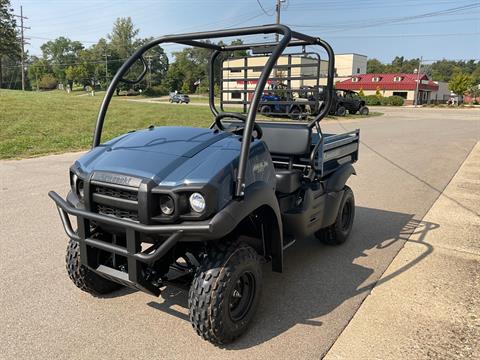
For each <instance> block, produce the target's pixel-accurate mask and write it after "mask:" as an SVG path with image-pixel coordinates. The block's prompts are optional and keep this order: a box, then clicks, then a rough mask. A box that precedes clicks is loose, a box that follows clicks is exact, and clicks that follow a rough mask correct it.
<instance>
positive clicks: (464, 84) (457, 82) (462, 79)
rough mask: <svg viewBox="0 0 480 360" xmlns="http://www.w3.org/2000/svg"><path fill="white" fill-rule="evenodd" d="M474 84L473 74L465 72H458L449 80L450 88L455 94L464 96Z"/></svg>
mask: <svg viewBox="0 0 480 360" xmlns="http://www.w3.org/2000/svg"><path fill="white" fill-rule="evenodd" d="M472 86H473V79H472V76H471V75H467V74H464V73H460V74H456V75H455V76H453V77H452V79H451V80H450V81H449V82H448V88H449V89H450V91H453V92H454V93H455V94H457V95H460V96H463V94H465V92H466V91H467V90H468V89H470V88H471V87H472Z"/></svg>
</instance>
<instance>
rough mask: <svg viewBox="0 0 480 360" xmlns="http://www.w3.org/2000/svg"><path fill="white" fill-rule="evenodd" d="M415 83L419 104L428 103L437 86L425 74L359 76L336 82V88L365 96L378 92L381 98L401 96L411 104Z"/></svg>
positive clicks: (413, 97)
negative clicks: (361, 93) (357, 92)
mask: <svg viewBox="0 0 480 360" xmlns="http://www.w3.org/2000/svg"><path fill="white" fill-rule="evenodd" d="M417 79H418V80H417ZM417 81H419V89H418V90H419V91H418V92H419V93H418V97H419V103H424V102H428V101H429V100H430V99H431V98H432V96H431V95H432V92H437V91H438V88H439V86H438V83H436V82H434V81H432V80H430V79H429V78H428V77H427V75H425V74H420V76H418V75H417V74H404V73H396V74H359V75H354V76H352V77H351V78H349V79H347V80H344V81H340V82H338V83H337V84H336V88H337V89H344V90H354V91H360V90H362V91H363V92H364V94H365V95H374V94H375V93H376V92H377V90H378V91H380V93H381V94H382V95H383V96H392V95H397V96H401V97H403V98H404V99H405V100H406V103H407V104H412V103H413V100H414V99H415V91H416V86H417Z"/></svg>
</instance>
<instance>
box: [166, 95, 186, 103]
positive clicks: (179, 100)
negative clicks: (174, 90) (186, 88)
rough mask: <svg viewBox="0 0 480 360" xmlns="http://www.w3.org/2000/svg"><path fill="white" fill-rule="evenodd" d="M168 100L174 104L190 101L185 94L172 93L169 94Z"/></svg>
mask: <svg viewBox="0 0 480 360" xmlns="http://www.w3.org/2000/svg"><path fill="white" fill-rule="evenodd" d="M168 101H170V102H171V103H176V104H184V103H185V104H188V103H189V102H190V97H189V96H188V95H186V94H173V95H170V99H169V100H168Z"/></svg>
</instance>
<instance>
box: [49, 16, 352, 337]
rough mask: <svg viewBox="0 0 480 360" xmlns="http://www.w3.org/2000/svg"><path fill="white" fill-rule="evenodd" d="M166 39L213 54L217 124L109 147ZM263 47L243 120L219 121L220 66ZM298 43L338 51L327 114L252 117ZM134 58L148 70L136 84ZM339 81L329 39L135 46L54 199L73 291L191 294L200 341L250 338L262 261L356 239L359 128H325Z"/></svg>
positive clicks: (262, 29) (166, 130)
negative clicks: (277, 67) (115, 102)
mask: <svg viewBox="0 0 480 360" xmlns="http://www.w3.org/2000/svg"><path fill="white" fill-rule="evenodd" d="M275 33H278V34H280V35H282V36H281V39H280V41H279V42H276V43H271V44H240V45H229V46H226V45H216V44H215V43H212V42H207V41H202V40H207V39H214V38H226V37H234V38H235V39H236V38H237V37H239V36H246V35H257V34H275ZM165 42H173V43H179V44H183V45H189V46H196V47H201V48H206V49H210V50H211V51H212V56H211V62H210V71H209V73H210V74H212V77H211V78H210V79H209V81H210V84H209V88H210V89H211V90H212V91H211V92H210V96H209V99H210V108H211V110H212V112H213V117H214V121H213V123H212V125H211V127H210V128H204V129H199V128H191V127H155V126H153V125H152V126H150V127H148V128H147V129H143V130H138V131H135V132H129V133H126V134H124V135H121V136H119V137H116V138H114V139H112V140H109V141H106V142H102V141H101V135H102V128H103V125H104V120H105V115H106V112H107V108H108V105H109V103H110V100H111V98H112V95H113V94H114V92H115V88H116V87H117V85H118V84H119V83H120V82H121V81H130V82H139V81H141V80H142V78H143V76H144V75H145V74H146V73H147V71H148V69H147V64H146V61H145V60H144V57H143V54H144V53H145V52H146V51H147V50H148V49H150V48H152V47H154V46H157V45H159V44H162V43H165ZM264 45H267V46H268V47H270V48H271V49H272V50H271V53H270V55H269V59H268V61H267V63H266V64H265V66H264V68H263V69H262V72H261V74H260V76H259V78H258V83H257V84H256V90H255V92H254V93H253V98H252V101H251V104H250V106H249V107H248V110H247V112H246V115H243V114H242V113H227V112H221V111H219V110H218V109H217V108H216V105H215V101H214V95H213V89H214V88H215V86H214V85H215V83H214V76H213V74H215V66H216V65H215V60H218V59H219V58H222V57H225V56H231V54H232V52H233V51H235V50H251V49H253V48H255V47H257V46H264ZM298 46H300V47H320V48H323V49H324V50H325V51H326V53H327V54H328V59H329V64H328V76H329V78H328V86H327V88H326V90H325V91H326V106H325V107H323V110H322V111H320V112H319V113H318V114H317V115H316V116H315V117H313V118H310V119H308V120H305V121H289V122H274V121H270V122H257V121H255V119H256V115H257V111H258V107H259V102H260V99H261V97H262V94H263V91H264V88H265V85H266V84H267V81H268V79H269V76H270V73H271V71H272V68H273V66H274V64H275V62H276V61H277V59H278V57H279V56H280V55H281V54H282V53H283V52H284V51H288V48H289V47H298ZM136 61H140V62H141V63H142V64H143V70H142V71H141V74H140V75H139V76H138V78H137V79H135V80H127V79H126V73H127V72H128V70H129V69H130V68H131V67H132V65H133V64H134V63H135V62H136ZM217 73H218V72H217ZM333 73H334V54H333V51H332V49H331V47H330V46H329V45H328V44H327V43H326V42H325V41H323V40H321V39H319V38H317V37H311V36H308V35H305V34H301V33H297V32H294V31H292V30H290V29H289V28H288V27H286V26H283V25H265V26H259V27H248V28H240V29H229V30H219V31H208V32H199V33H191V34H182V35H168V36H163V37H160V38H157V39H154V40H151V41H150V42H148V43H146V44H145V45H143V46H142V47H141V48H140V49H138V50H137V51H136V52H135V53H134V54H133V55H132V56H131V57H130V58H129V59H128V60H127V61H126V62H125V63H124V64H123V65H122V67H121V68H120V69H119V70H118V72H117V74H116V75H115V76H114V78H113V80H112V83H111V84H110V86H109V88H108V90H107V92H106V94H105V98H104V100H103V103H102V105H101V108H100V112H99V115H98V119H97V124H96V128H95V133H94V137H93V145H92V149H91V150H90V151H89V152H88V153H87V154H85V155H83V156H82V157H80V158H79V159H78V160H77V161H75V163H74V164H73V165H72V166H71V168H70V186H71V191H70V192H69V193H68V195H67V198H66V199H63V198H62V197H61V196H59V195H58V194H57V193H55V192H53V191H51V192H50V193H49V196H50V197H51V198H52V199H53V201H54V202H55V204H56V206H57V208H58V211H59V214H60V218H61V221H62V223H63V227H64V229H65V231H66V233H67V235H68V237H69V244H68V248H67V256H66V262H67V271H68V274H69V276H70V278H71V280H72V281H73V283H74V284H75V285H76V286H77V287H79V288H80V289H81V290H84V291H86V292H89V293H92V294H94V295H99V294H106V293H109V292H112V291H114V290H116V289H118V288H119V287H121V286H128V287H131V288H134V289H138V290H141V291H145V292H147V293H150V294H152V295H156V296H158V295H160V293H161V289H163V287H165V286H169V285H175V286H181V287H186V288H187V289H189V290H188V307H189V309H188V310H189V314H190V315H189V316H190V321H191V323H192V325H193V328H194V329H195V330H196V332H197V333H198V334H199V335H200V336H201V337H203V338H204V339H206V340H208V341H210V342H212V343H214V344H216V345H221V344H225V343H228V342H230V341H232V340H234V339H235V338H237V337H238V336H240V335H241V334H242V333H243V332H244V331H245V330H246V328H247V327H248V325H249V323H250V322H251V320H252V318H253V316H254V312H255V309H256V308H257V305H258V303H259V300H260V292H261V289H262V268H264V267H263V266H262V263H264V262H270V263H271V267H272V269H273V271H276V272H282V270H283V258H284V256H285V255H287V254H288V252H285V250H286V249H287V248H288V247H289V246H291V245H293V244H294V243H295V242H296V241H300V240H302V239H304V238H305V237H308V236H311V235H314V236H316V237H317V238H318V239H319V240H320V241H322V242H324V243H327V244H331V245H339V244H341V243H343V242H345V241H346V240H347V238H348V237H349V235H350V232H351V230H352V224H353V221H354V215H355V202H354V197H353V192H352V190H351V189H350V188H349V187H348V186H347V185H346V182H347V180H348V179H349V177H350V176H351V175H352V174H355V170H354V168H353V166H352V163H354V162H355V161H356V160H357V157H358V145H359V131H358V130H356V131H351V132H348V133H345V134H339V135H331V134H324V133H323V132H322V131H321V128H320V120H321V119H322V118H323V117H324V116H325V115H326V114H327V113H328V111H329V105H330V104H331V101H332V96H333ZM192 120H194V119H192ZM70 216H74V217H76V220H77V228H76V229H74V228H73V227H72V223H71V221H70ZM306 276H310V275H309V274H306ZM287 310H288V309H285V311H287ZM260 316H261V315H260ZM279 316H282V314H279ZM165 331H167V330H166V329H165ZM163 335H164V336H168V334H167V333H166V332H165V334H163Z"/></svg>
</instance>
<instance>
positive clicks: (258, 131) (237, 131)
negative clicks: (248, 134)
mask: <svg viewBox="0 0 480 360" xmlns="http://www.w3.org/2000/svg"><path fill="white" fill-rule="evenodd" d="M226 117H228V118H234V119H238V120H241V121H243V123H246V122H247V118H246V116H244V115H242V114H239V113H234V112H233V113H232V112H222V113H219V114H218V115H217V116H215V125H216V126H217V128H219V129H220V130H222V131H229V130H227V129H226V128H225V126H223V123H222V119H223V118H226ZM244 130H245V126H241V127H238V128H236V129H235V130H233V131H231V132H233V133H234V134H237V135H242V134H243V131H244ZM253 130H255V132H256V135H255V136H254V138H255V139H261V138H262V135H263V131H262V128H261V127H260V125H258V124H257V123H255V124H254V125H253ZM252 136H253V135H252Z"/></svg>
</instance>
